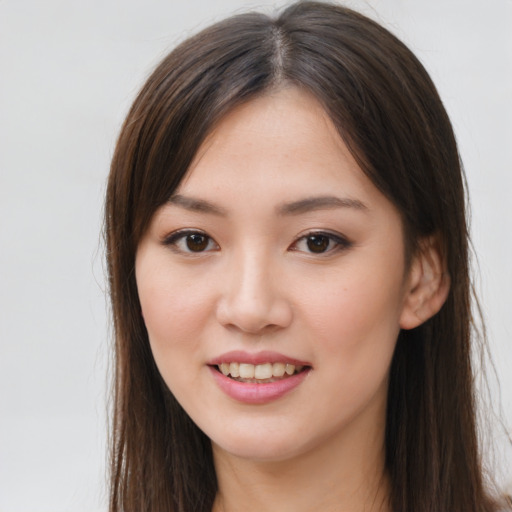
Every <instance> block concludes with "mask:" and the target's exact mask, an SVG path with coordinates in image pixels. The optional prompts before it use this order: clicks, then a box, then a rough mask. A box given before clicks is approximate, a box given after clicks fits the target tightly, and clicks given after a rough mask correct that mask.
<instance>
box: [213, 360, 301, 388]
mask: <svg viewBox="0 0 512 512" xmlns="http://www.w3.org/2000/svg"><path fill="white" fill-rule="evenodd" d="M216 368H217V370H218V371H219V372H220V373H222V374H223V375H225V376H226V377H229V378H230V379H233V380H236V381H237V382H246V383H251V384H266V383H270V382H276V381H279V380H283V379H287V378H289V377H291V376H292V375H296V374H298V373H301V372H304V371H306V370H308V369H309V368H310V367H309V366H299V365H294V364H290V363H264V364H248V363H237V362H231V363H221V364H218V365H216Z"/></svg>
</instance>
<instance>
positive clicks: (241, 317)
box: [216, 251, 293, 334]
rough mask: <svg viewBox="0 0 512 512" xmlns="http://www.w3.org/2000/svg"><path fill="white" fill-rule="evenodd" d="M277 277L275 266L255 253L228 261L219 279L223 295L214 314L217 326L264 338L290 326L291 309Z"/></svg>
mask: <svg viewBox="0 0 512 512" xmlns="http://www.w3.org/2000/svg"><path fill="white" fill-rule="evenodd" d="M277 274H278V269H276V265H273V264H272V262H271V261H270V259H269V258H265V257H264V256H263V255H261V254H257V253H255V252H251V251H247V252H246V254H244V255H241V256H240V257H239V258H236V259H234V260H232V261H230V262H229V269H228V270H227V272H226V274H225V275H224V276H222V278H223V286H222V289H223V293H222V295H221V297H220V299H219V302H218V305H217V311H216V314H217V320H218V321H219V323H220V324H222V325H223V326H225V327H232V328H236V329H237V330H239V331H241V332H244V333H247V334H263V333H267V332H272V331H274V330H278V329H282V328H285V327H287V326H288V325H290V323H291V321H292V316H293V312H292V307H291V304H290V302H289V300H288V299H287V298H286V297H285V294H284V293H283V290H284V286H283V284H284V283H282V279H281V280H280V278H279V275H277Z"/></svg>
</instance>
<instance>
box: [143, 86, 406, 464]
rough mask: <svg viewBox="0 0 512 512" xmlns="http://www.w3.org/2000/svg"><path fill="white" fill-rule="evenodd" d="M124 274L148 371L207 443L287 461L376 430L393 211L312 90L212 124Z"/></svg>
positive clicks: (386, 363)
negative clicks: (149, 356)
mask: <svg viewBox="0 0 512 512" xmlns="http://www.w3.org/2000/svg"><path fill="white" fill-rule="evenodd" d="M136 277H137V285H138V291H139V296H140V302H141V305H142V313H143V316H144V320H145V323H146V327H147V330H148V334H149V340H150V343H151V349H152V351H153V355H154V358H155V361H156V363H157V365H158V368H159V370H160V373H161V374H162V377H163V378H164V380H165V382H166V383H167V385H168V387H169V388H170V390H171V391H172V393H173V394H174V396H175V397H176V399H177V400H178V401H179V402H180V404H181V405H182V406H183V408H184V409H185V410H186V411H187V413H188V414H189V415H190V417H191V418H192V420H193V421H194V422H195V423H196V424H197V425H198V426H199V428H201V429H202V430H203V431H204V432H205V433H206V435H207V436H208V437H210V438H211V440H212V441H213V443H214V448H215V449H216V450H222V451H223V452H225V453H230V454H233V455H237V456H240V457H246V458H252V459H258V460H285V459H291V458H293V457H296V456H299V455H301V454H305V453H307V452H308V451H310V450H314V449H318V448H320V447H322V446H323V447H327V448H328V447H329V446H331V445H332V443H343V442H346V443H362V444H364V443H365V442H367V440H368V439H372V440H374V439H378V440H382V439H383V433H384V417H385V405H386V396H387V381H388V373H389V367H390V361H391V357H392V354H393V349H394V347H395V342H396V339H397V335H398V332H399V329H400V322H401V317H402V315H403V314H404V309H405V308H406V307H407V306H405V305H404V304H405V299H406V295H407V290H408V287H409V285H408V278H407V272H406V268H405V263H404V241H403V235H402V224H401V220H400V215H399V213H398V212H397V210H396V209H395V208H394V206H393V205H392V204H391V203H390V202H389V201H388V200H387V199H386V198H385V197H384V196H383V195H382V194H381V193H380V192H379V191H378V190H377V189H376V188H375V186H374V185H373V184H372V183H371V182H370V181H369V179H368V178H367V177H366V176H365V175H364V174H363V172H362V171H361V170H360V169H359V167H358V166H357V164H356V162H355V161H354V159H353V158H352V156H351V155H350V153H349V152H348V150H347V148H346V146H345V145H344V143H343V142H342V140H341V139H340V137H339V136H338V134H337V132H336V129H335V128H334V126H333V124H332V123H331V121H330V120H329V118H328V117H327V115H326V113H325V112H324V111H323V109H322V108H321V107H320V105H319V104H318V103H317V101H316V100H314V99H313V98H312V97H311V96H309V95H307V94H305V93H303V92H300V91H298V90H296V89H293V88H289V89H285V90H281V91H279V92H276V93H273V94H269V95H267V96H264V97H261V98H258V99H255V100H253V101H251V102H249V103H248V104H245V105H243V106H241V107H239V108H237V109H236V110H234V111H233V112H231V113H230V114H229V115H227V116H226V117H225V118H224V119H223V120H222V121H221V122H220V124H219V125H218V126H217V127H216V129H215V130H214V131H213V133H212V134H211V135H210V137H209V138H208V139H207V140H206V142H205V143H204V144H203V145H202V147H201V148H200V151H199V152H198V154H197V157H196V159H195V161H194V162H193V164H192V165H191V168H190V170H189V173H188V174H187V176H186V178H185V179H184V180H183V182H182V183H181V185H180V187H179V188H178V190H177V191H176V193H175V195H174V196H173V197H171V198H170V199H169V202H168V203H167V204H166V205H164V206H163V207H161V208H160V209H159V210H158V211H157V212H156V214H155V215H154V218H153V220H152V222H151V225H150V227H149V229H148V231H147V233H146V234H145V236H144V238H143V239H142V241H141V243H140V245H139V248H138V252H137V259H136ZM289 374H291V375H289ZM369 436H371V437H369ZM379 442H380V441H379Z"/></svg>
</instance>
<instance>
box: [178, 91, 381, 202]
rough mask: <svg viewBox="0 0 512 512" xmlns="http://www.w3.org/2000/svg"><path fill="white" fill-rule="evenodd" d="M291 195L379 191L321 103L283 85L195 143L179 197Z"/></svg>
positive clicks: (230, 114)
mask: <svg viewBox="0 0 512 512" xmlns="http://www.w3.org/2000/svg"><path fill="white" fill-rule="evenodd" d="M235 187H236V188H237V194H238V195H240V194H243V195H245V196H247V197H249V198H254V199H256V197H257V196H256V194H257V193H260V194H264V195H267V196H268V195H270V196H271V195H272V193H273V192H276V193H277V194H278V195H283V194H284V195H287V196H290V195H291V196H293V195H294V194H295V195H296V194H303V193H304V192H305V190H308V191H311V192H313V191H314V192H315V193H317V194H323V195H325V194H327V193H330V192H332V191H333V188H334V189H336V190H337V191H338V192H339V193H342V192H344V193H345V195H346V194H349V195H350V194H356V193H357V194H359V195H361V194H362V195H366V194H368V193H371V194H375V193H376V192H377V191H376V189H375V187H374V186H373V184H372V183H371V182H370V181H369V180H368V178H367V177H366V176H365V174H364V173H363V172H362V171H361V169H360V168H359V166H358V165H357V163H356V162H355V160H354V158H353V157H352V155H351V154H350V152H349V150H348V149H347V147H346V145H345V144H344V142H343V140H342V139H341V137H340V136H339V134H338V131H337V130H336V128H335V126H334V125H333V123H332V121H331V120H330V118H329V116H328V115H327V113H326V112H325V110H324V109H323V108H322V106H321V105H320V103H319V102H318V101H317V100H316V99H315V98H314V97H313V96H312V95H310V94H308V93H306V92H303V91H300V90H299V89H297V88H294V87H289V88H285V89H281V90H279V91H276V92H272V93H268V94H266V95H265V96H262V97H258V98H256V99H254V100H251V101H250V102H248V103H246V104H243V105H241V106H239V107H237V108H235V109H234V110H233V111H231V112H230V113H229V114H228V115H226V116H225V117H224V118H223V119H222V120H221V121H220V122H219V123H218V124H217V125H216V127H215V128H214V130H213V131H212V132H211V134H210V135H209V136H208V137H207V139H206V140H205V141H204V143H203V144H202V145H201V147H200V149H199V151H198V152H197V155H196V157H195V159H194V160H193V162H192V164H191V166H190V168H189V171H188V172H187V175H186V176H185V178H184V180H183V181H182V183H181V185H180V187H179V189H178V192H179V193H180V194H182V193H183V194H186V193H194V194H206V195H209V196H210V195H212V194H215V193H217V192H221V191H223V190H224V191H227V190H229V189H233V188H235Z"/></svg>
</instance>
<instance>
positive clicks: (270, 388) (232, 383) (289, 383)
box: [209, 366, 310, 405]
mask: <svg viewBox="0 0 512 512" xmlns="http://www.w3.org/2000/svg"><path fill="white" fill-rule="evenodd" d="M209 368H210V371H211V372H212V374H213V378H214V379H215V381H216V382H217V385H218V386H219V387H220V389H221V390H222V391H224V393H226V395H228V396H229V397H231V398H233V399H234V400H237V401H238V402H243V403H246V404H255V405H256V404H266V403H268V402H272V401H274V400H277V399H278V398H281V397H282V396H284V395H286V394H288V393H289V392H290V391H292V390H294V389H295V388H296V387H297V386H299V385H300V384H301V383H302V381H303V380H304V379H305V378H306V375H308V373H309V371H310V370H309V369H306V370H303V371H301V372H300V373H296V374H294V375H292V376H291V377H287V378H285V379H282V380H277V381H275V382H265V383H262V384H255V383H252V382H238V381H237V380H233V379H231V378H229V377H226V376H225V375H224V374H222V373H220V372H219V371H218V370H217V369H216V368H215V367H213V366H210V367H209Z"/></svg>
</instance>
